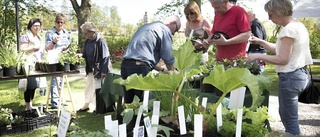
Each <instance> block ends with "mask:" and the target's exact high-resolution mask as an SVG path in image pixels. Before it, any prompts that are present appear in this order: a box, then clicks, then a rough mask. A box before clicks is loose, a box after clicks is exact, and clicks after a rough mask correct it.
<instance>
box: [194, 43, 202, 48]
mask: <svg viewBox="0 0 320 137" xmlns="http://www.w3.org/2000/svg"><path fill="white" fill-rule="evenodd" d="M194 48H195V49H202V48H203V44H202V43H198V42H195V43H194Z"/></svg>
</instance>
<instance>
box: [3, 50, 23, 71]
mask: <svg viewBox="0 0 320 137" xmlns="http://www.w3.org/2000/svg"><path fill="white" fill-rule="evenodd" d="M23 55H24V53H23V52H19V53H18V52H17V49H16V48H14V47H11V46H2V47H0V62H1V64H2V65H3V66H4V67H8V68H9V67H17V65H18V64H22V62H23V61H24V60H23V58H22V57H23Z"/></svg>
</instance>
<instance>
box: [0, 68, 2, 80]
mask: <svg viewBox="0 0 320 137" xmlns="http://www.w3.org/2000/svg"><path fill="white" fill-rule="evenodd" d="M2 77H3V69H2V68H0V78H2Z"/></svg>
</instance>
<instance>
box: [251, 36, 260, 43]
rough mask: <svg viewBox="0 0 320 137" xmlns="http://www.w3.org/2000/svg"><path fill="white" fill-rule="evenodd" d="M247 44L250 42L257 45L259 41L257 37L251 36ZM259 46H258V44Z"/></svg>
mask: <svg viewBox="0 0 320 137" xmlns="http://www.w3.org/2000/svg"><path fill="white" fill-rule="evenodd" d="M249 42H250V43H251V44H259V43H260V42H261V39H259V38H258V37H256V36H253V35H252V36H251V37H250V38H249ZM259 45H260V44H259Z"/></svg>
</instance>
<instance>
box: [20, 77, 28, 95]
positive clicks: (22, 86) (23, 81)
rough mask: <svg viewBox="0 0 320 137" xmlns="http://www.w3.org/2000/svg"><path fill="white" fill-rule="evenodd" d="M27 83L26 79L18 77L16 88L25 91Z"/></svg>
mask: <svg viewBox="0 0 320 137" xmlns="http://www.w3.org/2000/svg"><path fill="white" fill-rule="evenodd" d="M27 84H28V80H27V79H26V78H24V79H19V83H18V90H19V91H23V92H24V91H26V90H27Z"/></svg>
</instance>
